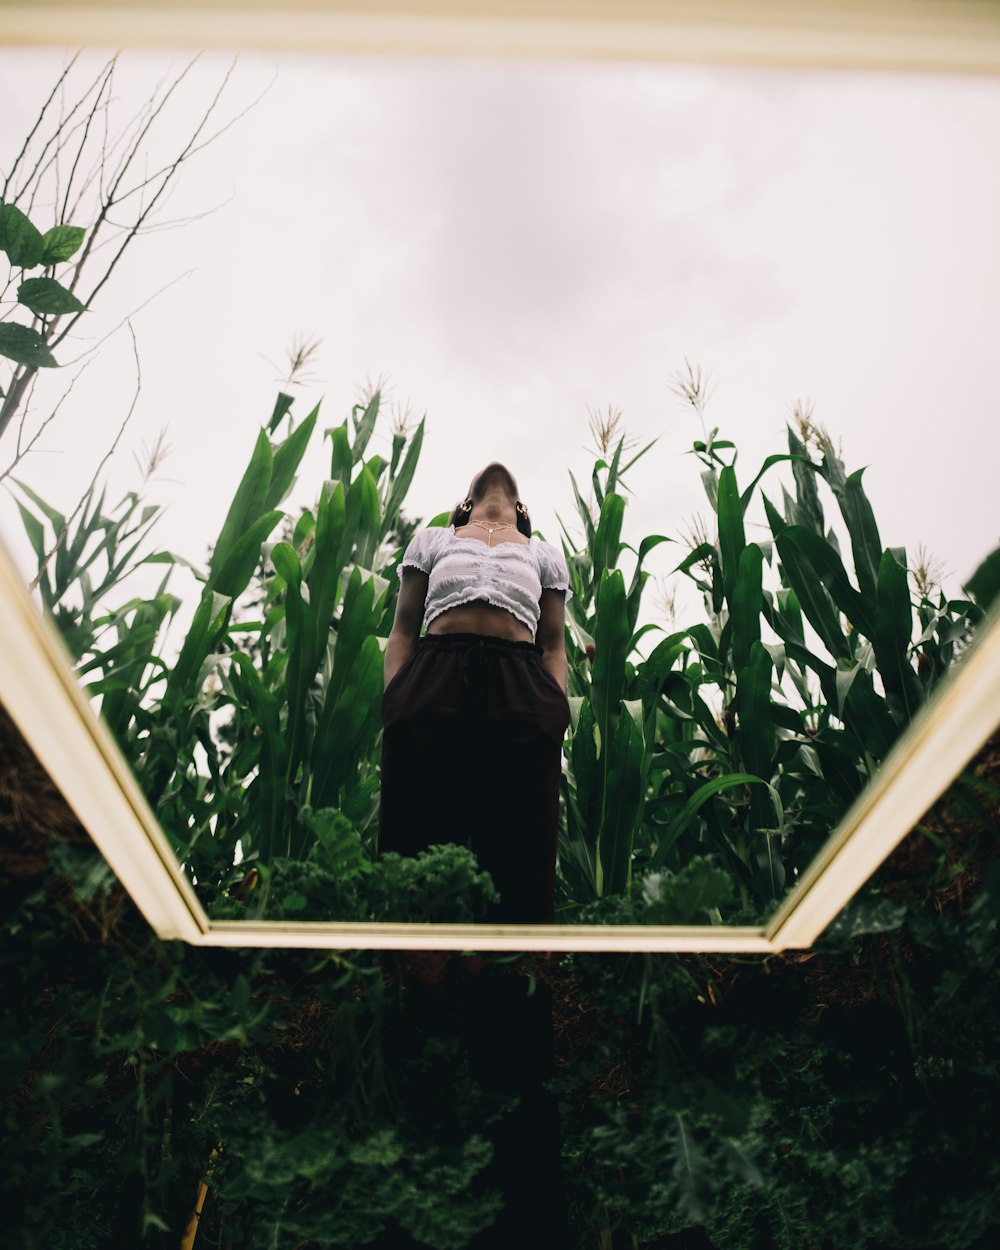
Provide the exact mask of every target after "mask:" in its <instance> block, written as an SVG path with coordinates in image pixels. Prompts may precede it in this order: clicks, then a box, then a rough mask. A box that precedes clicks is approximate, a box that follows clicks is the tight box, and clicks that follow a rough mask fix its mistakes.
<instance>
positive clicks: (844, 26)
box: [0, 0, 1000, 952]
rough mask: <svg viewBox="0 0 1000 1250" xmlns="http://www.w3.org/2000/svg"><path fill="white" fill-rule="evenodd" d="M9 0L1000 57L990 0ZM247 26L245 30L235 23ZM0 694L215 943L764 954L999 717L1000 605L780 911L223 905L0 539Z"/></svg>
mask: <svg viewBox="0 0 1000 1250" xmlns="http://www.w3.org/2000/svg"><path fill="white" fill-rule="evenodd" d="M448 10H449V6H446V5H445V4H444V3H439V4H437V5H434V6H431V5H430V4H428V3H425V2H424V0H410V2H406V0H382V3H380V4H378V6H377V7H376V6H375V5H372V4H365V5H362V4H359V3H355V4H349V3H345V2H344V0H294V2H293V3H292V4H283V5H281V6H278V5H276V4H274V3H271V2H270V0H213V2H212V3H209V4H205V3H202V2H201V0H199V3H197V4H196V3H194V0H181V2H180V3H174V4H171V5H169V6H168V5H161V4H157V3H140V2H137V0H131V2H125V0H118V2H117V3H115V2H108V3H104V4H93V3H88V2H85V0H79V2H77V0H33V2H32V3H31V4H24V3H9V2H8V0H0V20H2V27H0V29H2V33H3V39H4V42H5V43H6V44H7V45H8V46H9V45H11V44H14V45H18V44H20V45H57V46H82V45H91V46H119V47H123V46H125V47H132V46H144V47H151V46H153V47H155V46H160V47H178V46H189V47H203V48H212V47H233V46H234V45H236V44H237V43H238V45H239V46H240V47H245V48H271V49H276V50H294V49H305V48H308V49H309V50H310V51H313V52H315V51H327V52H342V53H344V52H349V53H374V54H378V55H410V56H412V55H420V54H428V55H435V56H440V55H456V56H470V55H479V56H483V55H490V56H498V55H499V56H515V57H530V56H539V57H557V56H558V57H592V58H597V59H623V58H635V59H644V60H676V61H707V62H714V63H723V64H725V63H738V64H758V65H773V66H792V67H800V68H801V67H824V68H851V69H861V70H883V71H884V70H900V71H908V72H938V73H973V74H997V73H1000V5H998V4H994V3H991V2H990V0H948V2H947V3H942V2H940V0H907V2H905V3H904V2H901V0H851V2H850V3H831V2H830V0H825V2H824V3H807V2H797V3H791V2H788V0H786V2H784V3H778V2H774V0H772V2H771V3H769V4H766V5H758V4H753V3H748V2H747V0H729V2H728V3H723V2H722V0H701V2H696V0H689V2H688V3H680V2H676V0H661V2H656V0H590V2H585V0H519V2H518V3H511V2H487V0H463V3H461V4H454V5H452V6H450V11H448ZM234 32H238V39H236V38H234ZM0 637H2V638H3V647H2V648H0V703H2V704H3V705H4V707H5V708H6V709H7V711H8V712H9V714H10V716H11V718H12V719H13V721H14V722H15V724H16V725H17V726H18V728H19V730H20V732H21V733H22V735H23V737H24V739H25V741H26V742H27V743H28V745H29V746H30V747H31V749H32V750H33V751H34V753H35V754H36V755H37V757H38V759H39V761H40V762H41V763H42V765H43V766H44V767H45V768H46V770H47V771H48V772H49V774H50V776H51V777H52V780H53V782H54V783H55V784H56V786H57V787H58V788H59V790H60V791H61V792H62V794H63V795H64V797H65V798H66V800H67V802H68V803H69V804H70V806H71V807H72V808H73V810H74V811H75V813H76V815H77V817H78V818H79V820H80V822H81V823H82V824H83V826H84V827H85V828H86V829H87V830H88V832H89V833H90V836H91V837H92V838H93V841H94V843H95V844H96V846H97V847H98V849H99V850H100V851H101V853H102V854H103V855H104V857H105V858H106V860H107V862H108V864H109V865H110V867H111V868H112V870H113V871H114V872H115V874H116V876H117V877H118V879H119V881H120V882H121V884H122V885H123V887H124V888H125V889H126V890H127V891H128V893H129V894H130V895H131V897H132V899H133V900H134V901H135V903H136V905H137V907H138V908H139V910H140V911H141V913H142V914H143V915H144V916H145V918H146V919H147V921H148V922H149V924H150V925H151V926H152V928H153V929H154V930H155V932H156V933H157V934H158V935H159V936H160V937H162V938H165V939H178V938H179V939H181V940H183V941H186V942H190V943H192V944H195V945H199V946H238V947H251V946H268V947H274V946H283V947H311V948H372V949H377V948H383V949H394V948H415V949H434V950H466V949H476V950H482V951H485V950H515V951H529V950H547V951H557V950H604V951H617V950H633V951H636V950H642V951H664V950H674V951H695V950H697V951H732V952H735V951H741V952H743V951H745V952H767V951H781V950H784V949H788V948H805V947H808V946H810V945H811V944H812V942H813V941H814V940H815V939H816V937H817V936H818V935H819V934H820V933H821V932H822V931H823V930H824V929H825V928H826V926H827V925H828V924H829V923H830V921H831V920H833V918H834V917H835V916H836V915H837V914H838V912H839V911H840V910H841V909H842V908H843V907H844V905H845V904H846V903H847V902H849V900H850V899H851V898H853V897H854V895H855V893H856V892H857V891H858V889H859V888H860V887H861V886H862V885H863V884H864V882H865V881H866V880H867V879H868V878H869V877H870V876H871V874H872V873H873V872H874V871H875V869H876V868H877V867H878V866H879V864H881V863H882V861H883V860H884V859H885V858H886V857H887V856H888V855H889V854H890V852H891V851H892V850H893V849H894V847H896V845H897V844H898V843H899V842H900V841H901V840H902V839H903V838H904V837H905V836H906V834H907V833H908V832H909V831H910V829H911V828H912V827H913V825H914V824H915V823H916V821H917V820H919V818H920V817H921V816H922V815H923V813H924V812H925V811H926V810H927V808H928V807H929V806H930V805H931V804H932V803H933V802H934V801H935V800H936V799H937V798H938V797H939V796H940V795H941V793H942V792H943V791H944V790H945V789H946V787H947V786H948V785H949V784H950V783H951V782H952V780H953V779H954V778H955V776H956V775H957V774H958V772H959V771H960V770H961V769H962V767H963V766H964V765H965V764H966V763H967V762H968V760H969V759H970V758H971V757H972V756H973V755H974V754H975V752H976V751H977V750H978V749H979V748H980V746H981V745H982V744H983V743H984V742H985V741H986V740H987V739H988V738H989V737H990V735H991V734H992V733H993V732H994V731H995V730H996V728H997V726H998V724H1000V610H998V608H997V607H994V609H993V610H992V611H991V612H990V613H989V614H988V616H987V618H986V619H985V620H984V621H983V622H982V624H981V625H980V627H979V629H978V631H977V635H976V638H975V640H974V642H973V644H972V645H971V646H970V647H969V648H968V650H967V651H966V653H965V654H964V655H963V657H962V658H961V660H960V661H959V662H958V663H957V664H956V665H955V669H954V671H953V672H952V673H950V674H949V676H948V678H947V679H946V680H945V681H944V682H943V683H942V685H941V687H940V688H939V689H938V690H937V692H936V693H935V695H934V696H933V698H932V699H931V700H929V702H928V703H927V705H926V706H925V707H923V708H922V709H921V711H920V712H919V713H918V715H917V716H916V717H915V719H914V721H913V723H912V724H911V726H910V727H909V729H908V730H907V732H906V733H905V734H903V735H902V736H901V738H900V739H899V741H898V742H897V743H896V745H895V746H894V748H893V749H892V751H891V753H890V754H889V756H888V757H887V758H886V760H885V761H884V763H883V765H882V767H881V769H880V770H879V773H878V775H877V776H876V777H875V779H874V780H873V781H872V782H871V783H870V784H869V785H868V787H867V788H866V789H865V791H864V792H863V793H862V794H861V796H860V797H859V799H858V800H857V802H856V803H855V804H854V806H853V807H852V808H851V809H850V811H849V812H848V813H847V815H846V816H845V818H844V819H843V820H842V822H841V823H840V825H839V826H838V827H837V829H836V830H834V832H833V834H832V835H831V837H830V839H829V840H828V842H827V844H826V845H825V846H824V848H823V850H822V851H821V853H820V854H819V855H818V856H817V858H816V860H815V861H814V862H813V863H812V864H811V865H810V866H809V868H808V869H807V870H806V871H805V872H804V873H803V874H802V876H801V877H800V879H799V880H798V881H797V882H796V884H795V886H794V887H793V888H792V890H791V891H790V892H789V894H788V896H787V897H786V898H785V900H784V902H783V903H782V904H781V906H780V907H779V909H778V910H777V912H776V913H775V915H774V916H773V917H772V918H771V920H770V922H769V923H768V924H767V925H766V926H761V927H740V926H722V925H719V926H712V925H696V926H670V925H668V926H617V927H613V926H588V925H530V926H517V925H503V926H491V925H449V924H433V925H432V924H426V925H418V924H395V925H393V924H357V923H338V922H329V923H327V922H289V921H272V922H246V921H212V920H210V919H209V918H208V916H207V915H206V914H205V911H204V909H203V908H202V907H201V904H200V903H199V901H198V899H197V897H196V895H195V892H194V890H193V889H192V887H191V885H190V883H189V882H188V881H187V879H186V878H185V877H184V875H183V873H182V872H181V870H180V868H179V866H178V864H177V862H176V860H175V857H174V855H173V851H172V849H171V847H170V845H169V843H168V841H167V838H166V836H165V835H164V833H163V831H162V830H161V829H160V827H159V825H158V823H157V821H156V818H155V816H154V815H153V813H152V811H151V809H150V807H149V805H148V803H147V802H146V799H145V797H144V796H143V794H142V793H141V791H140V789H139V787H138V785H137V783H136V781H135V779H134V777H133V775H132V773H131V770H130V768H129V766H128V764H127V762H126V761H125V759H124V758H123V756H122V755H121V753H120V751H119V749H118V747H117V745H116V743H115V742H114V740H113V738H112V736H111V734H110V733H109V731H108V730H107V728H106V727H105V726H104V724H103V723H102V721H101V720H100V718H99V717H98V716H97V715H96V714H95V713H94V711H93V709H92V708H91V706H90V704H89V703H88V702H87V699H86V697H85V696H84V694H83V692H82V690H81V688H80V686H79V684H78V682H77V680H76V678H75V677H74V675H73V672H72V660H71V656H70V654H69V652H68V650H67V648H66V647H65V644H64V643H63V641H62V638H61V636H60V635H59V633H58V631H57V629H56V627H55V626H54V625H53V623H52V622H51V621H50V620H48V619H47V618H46V617H45V615H44V614H43V612H42V611H41V610H40V608H39V607H38V605H37V604H36V603H35V602H34V600H33V599H32V597H31V595H30V594H29V592H28V589H27V587H26V586H25V584H24V581H23V579H22V578H21V577H20V575H19V574H18V572H17V569H16V567H15V565H14V563H13V561H12V560H11V558H10V555H9V553H8V552H7V550H6V549H5V547H4V546H3V544H2V543H0Z"/></svg>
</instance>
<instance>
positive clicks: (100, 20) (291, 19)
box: [0, 0, 1000, 74]
mask: <svg viewBox="0 0 1000 1250" xmlns="http://www.w3.org/2000/svg"><path fill="white" fill-rule="evenodd" d="M0 17H2V28H3V37H4V42H5V43H6V44H8V45H10V44H14V45H30V46H46V45H57V46H62V47H83V46H91V47H93V46H98V47H194V48H227V49H232V48H242V49H268V50H279V51H302V52H309V53H313V52H328V53H340V54H343V53H347V54H361V55H377V56H387V55H388V56H394V55H402V56H422V55H430V56H460V57H469V56H490V57H494V56H504V57H518V58H525V57H548V58H561V59H564V58H586V59H596V60H648V61H649V60H651V61H681V62H709V63H716V64H738V65H766V66H774V67H783V68H803V67H808V68H812V69H848V70H851V69H860V70H869V71H870V70H879V71H885V70H890V71H903V72H909V73H948V74H996V73H1000V10H998V6H997V5H995V4H992V3H990V2H989V0H867V2H864V0H860V2H859V0H853V2H848V3H845V2H844V0H839V2H835V0H766V2H765V3H759V2H757V0H699V2H694V0H589V2H586V3H584V2H582V0H532V3H530V4H528V3H516V2H515V3H510V2H509V0H508V2H506V3H504V2H502V0H451V3H449V2H448V0H437V2H435V3H432V0H382V3H381V4H380V5H379V8H378V11H377V12H372V11H371V7H370V6H368V7H366V6H365V5H364V4H363V3H361V0H292V3H289V4H283V5H278V4H275V3H273V0H210V2H208V3H195V2H194V0H180V2H179V3H177V2H175V3H173V4H167V3H164V2H163V0H160V2H158V3H143V2H140V0H132V2H131V3H128V2H123V0H119V2H118V3H114V2H108V0H105V3H103V4H100V3H90V2H88V0H32V2H31V3H27V2H26V0H19V2H14V0H0Z"/></svg>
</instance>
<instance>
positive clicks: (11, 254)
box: [0, 204, 44, 269]
mask: <svg viewBox="0 0 1000 1250" xmlns="http://www.w3.org/2000/svg"><path fill="white" fill-rule="evenodd" d="M0 249H2V250H3V251H5V252H6V253H7V259H8V260H9V261H10V263H11V264H12V265H14V266H16V267H17V268H19V269H33V268H34V266H35V265H37V264H40V263H41V260H42V252H43V250H44V247H43V242H42V236H41V233H40V232H39V231H38V230H36V229H35V227H34V226H33V225H32V224H31V222H30V221H29V220H28V219H27V217H25V215H24V213H22V212H21V210H20V209H19V208H15V207H14V205H13V204H0Z"/></svg>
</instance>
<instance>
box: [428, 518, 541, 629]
mask: <svg viewBox="0 0 1000 1250" xmlns="http://www.w3.org/2000/svg"><path fill="white" fill-rule="evenodd" d="M461 541H462V542H466V543H475V542H481V543H482V544H483V546H484V547H485V546H488V545H489V544H488V542H487V540H486V539H483V538H473V537H465V536H463V537H462V538H461ZM506 541H510V542H517V541H518V539H516V538H514V539H509V540H506ZM523 541H524V543H525V544H527V543H528V542H529V541H530V539H528V538H524V539H523ZM427 632H428V633H429V634H492V635H493V636H494V637H498V638H509V639H510V640H511V641H513V642H534V641H535V636H534V634H533V633H532V632H531V630H530V629H529V628H528V627H527V625H525V623H524V622H523V621H519V620H518V619H517V617H516V616H515V615H514V614H513V612H508V611H507V609H506V608H499V607H497V605H496V604H495V603H490V602H489V600H487V599H473V600H471V601H470V602H469V603H460V604H459V605H458V606H457V607H455V608H448V609H447V611H445V612H442V613H441V614H440V616H436V617H435V618H434V622H433V624H431V625H428V626H427Z"/></svg>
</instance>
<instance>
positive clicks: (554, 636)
mask: <svg viewBox="0 0 1000 1250" xmlns="http://www.w3.org/2000/svg"><path fill="white" fill-rule="evenodd" d="M540 607H541V615H540V616H539V618H538V630H537V632H536V633H535V642H537V643H538V645H539V646H540V647H541V648H542V651H543V655H542V663H543V664H544V665H545V667H546V668H547V669H548V670H549V672H550V673H551V674H552V676H553V677H554V678H555V679H556V681H557V682H558V683H559V686H560V688H561V690H562V692H563V694H565V693H566V680H567V679H566V596H565V594H564V593H563V592H562V591H561V590H552V589H550V588H549V587H545V588H543V590H542V598H541V602H540Z"/></svg>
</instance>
